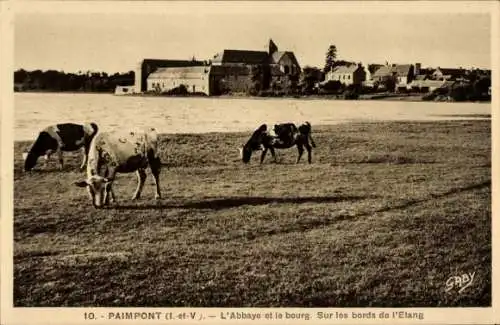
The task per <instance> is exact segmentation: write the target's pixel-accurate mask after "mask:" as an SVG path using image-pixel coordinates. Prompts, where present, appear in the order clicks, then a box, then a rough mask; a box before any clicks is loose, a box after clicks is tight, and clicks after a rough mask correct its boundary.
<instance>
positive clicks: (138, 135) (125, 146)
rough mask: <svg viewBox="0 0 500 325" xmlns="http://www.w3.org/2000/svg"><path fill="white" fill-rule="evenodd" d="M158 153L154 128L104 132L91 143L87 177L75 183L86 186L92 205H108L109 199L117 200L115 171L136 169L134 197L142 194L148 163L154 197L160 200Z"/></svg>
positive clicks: (128, 171)
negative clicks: (154, 190)
mask: <svg viewBox="0 0 500 325" xmlns="http://www.w3.org/2000/svg"><path fill="white" fill-rule="evenodd" d="M157 155H158V145H157V134H156V131H155V129H151V130H149V131H147V132H145V131H139V132H127V133H111V132H101V133H99V134H97V135H96V136H95V137H94V140H92V143H91V145H90V151H89V161H88V164H87V179H86V180H83V181H79V182H75V185H77V186H79V187H86V188H87V191H88V194H89V197H90V199H91V200H92V204H93V206H94V207H101V206H103V205H107V204H108V203H109V201H110V199H111V200H112V201H116V198H115V194H114V192H113V188H112V185H113V181H114V180H115V177H116V174H117V173H132V172H136V173H137V180H138V184H137V189H136V191H135V193H134V196H133V197H132V199H133V200H135V199H138V198H139V197H140V195H141V192H142V188H143V186H144V182H145V180H146V168H147V167H148V166H149V167H150V168H151V172H152V174H153V177H154V180H155V183H156V194H155V199H159V198H160V197H161V195H160V180H159V176H160V168H161V162H160V159H159V158H158V156H157Z"/></svg>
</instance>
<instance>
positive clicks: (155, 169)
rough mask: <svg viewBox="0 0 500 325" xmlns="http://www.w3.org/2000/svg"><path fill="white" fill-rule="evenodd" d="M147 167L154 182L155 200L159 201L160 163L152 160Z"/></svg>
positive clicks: (157, 159)
mask: <svg viewBox="0 0 500 325" xmlns="http://www.w3.org/2000/svg"><path fill="white" fill-rule="evenodd" d="M149 167H150V168H151V173H152V174H153V178H154V180H155V185H156V193H155V200H158V199H161V192H160V171H161V161H160V159H159V158H157V157H155V158H152V159H151V160H150V162H149Z"/></svg>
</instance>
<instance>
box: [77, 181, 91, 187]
mask: <svg viewBox="0 0 500 325" xmlns="http://www.w3.org/2000/svg"><path fill="white" fill-rule="evenodd" d="M73 184H75V185H76V186H78V187H86V186H87V185H89V184H88V183H87V181H77V182H74V183H73Z"/></svg>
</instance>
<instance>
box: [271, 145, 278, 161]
mask: <svg viewBox="0 0 500 325" xmlns="http://www.w3.org/2000/svg"><path fill="white" fill-rule="evenodd" d="M269 151H271V155H272V156H273V159H274V163H276V164H277V163H278V159H277V158H276V151H275V150H274V148H273V147H269Z"/></svg>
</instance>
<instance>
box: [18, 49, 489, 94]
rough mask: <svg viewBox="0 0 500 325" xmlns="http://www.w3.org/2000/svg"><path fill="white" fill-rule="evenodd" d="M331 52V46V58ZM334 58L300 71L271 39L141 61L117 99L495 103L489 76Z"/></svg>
mask: <svg viewBox="0 0 500 325" xmlns="http://www.w3.org/2000/svg"><path fill="white" fill-rule="evenodd" d="M331 49H332V46H330V48H329V52H330V50H331ZM331 54H332V55H331V56H330V57H328V53H327V57H326V62H327V64H326V65H325V67H323V68H317V67H308V66H306V67H301V66H300V64H299V61H298V60H297V57H296V56H295V54H294V53H293V52H292V51H281V50H279V49H278V46H277V45H276V44H275V43H274V41H273V40H269V46H268V51H254V50H234V49H225V50H223V51H221V52H219V53H217V54H215V55H214V56H213V57H212V58H210V59H209V60H203V61H201V60H196V59H195V58H193V59H192V60H170V59H144V60H142V61H141V62H140V63H139V64H138V65H137V67H136V69H135V70H134V71H133V73H132V71H130V72H129V73H128V79H125V80H122V82H119V81H118V82H116V85H115V88H114V93H115V94H116V95H152V96H158V95H160V96H189V95H196V96H221V95H232V96H266V97H267V96H268V97H281V96H294V97H296V96H311V95H317V96H329V97H332V98H341V99H377V98H387V97H389V98H390V97H399V98H403V97H413V98H415V97H417V98H420V99H422V100H438V101H464V100H472V101H482V100H486V101H488V100H491V70H481V69H465V68H460V67H459V68H449V67H434V68H430V67H425V68H424V67H422V65H421V64H420V63H391V62H385V63H383V64H376V63H361V62H349V61H345V60H336V48H334V49H333V53H331ZM16 73H18V71H16ZM132 75H133V81H132V80H131V76H132ZM119 77H120V76H119ZM15 79H16V78H15ZM17 79H18V80H17V83H16V84H15V90H17V91H22V90H24V89H23V88H29V87H26V83H25V82H21V83H19V81H22V80H20V79H21V78H17ZM132 83H133V84H132Z"/></svg>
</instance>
